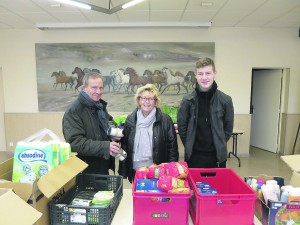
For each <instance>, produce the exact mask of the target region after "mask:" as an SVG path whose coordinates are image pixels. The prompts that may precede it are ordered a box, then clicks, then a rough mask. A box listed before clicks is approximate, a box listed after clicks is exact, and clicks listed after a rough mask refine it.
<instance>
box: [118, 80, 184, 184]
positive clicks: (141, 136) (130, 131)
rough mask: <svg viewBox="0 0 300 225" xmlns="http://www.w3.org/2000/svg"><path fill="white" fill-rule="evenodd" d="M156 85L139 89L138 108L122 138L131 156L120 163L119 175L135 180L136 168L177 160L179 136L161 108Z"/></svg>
mask: <svg viewBox="0 0 300 225" xmlns="http://www.w3.org/2000/svg"><path fill="white" fill-rule="evenodd" d="M158 93H159V92H158V90H157V88H156V87H155V85H153V84H147V85H145V86H143V87H140V88H139V89H138V90H137V93H136V96H135V100H136V103H137V108H136V109H135V110H134V111H133V112H132V113H131V114H130V115H129V116H128V117H127V119H126V122H125V125H124V130H123V134H124V137H123V138H122V140H121V143H122V148H123V149H124V150H125V151H126V152H127V158H126V159H125V160H124V161H120V163H119V171H118V172H119V174H120V175H122V176H123V177H124V178H128V180H129V182H131V183H132V181H133V179H134V176H135V171H136V169H137V168H139V167H142V166H150V165H151V164H152V163H155V164H160V163H166V162H177V161H178V157H179V152H178V145H177V136H176V132H175V129H174V124H173V122H172V119H171V117H170V116H169V115H166V114H164V113H162V111H161V110H160V109H159V108H158V105H159V103H160V99H159V96H158Z"/></svg>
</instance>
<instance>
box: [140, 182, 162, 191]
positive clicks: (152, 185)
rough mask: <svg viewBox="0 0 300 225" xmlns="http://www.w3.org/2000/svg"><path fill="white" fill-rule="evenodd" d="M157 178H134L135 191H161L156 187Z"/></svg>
mask: <svg viewBox="0 0 300 225" xmlns="http://www.w3.org/2000/svg"><path fill="white" fill-rule="evenodd" d="M157 181H158V180H157V179H144V180H136V189H135V191H136V192H157V193H158V192H163V191H162V190H160V189H159V188H158V187H157Z"/></svg>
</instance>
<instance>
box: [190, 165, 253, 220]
mask: <svg viewBox="0 0 300 225" xmlns="http://www.w3.org/2000/svg"><path fill="white" fill-rule="evenodd" d="M188 180H189V184H190V187H191V189H192V190H193V191H192V195H191V198H190V208H189V211H190V215H191V218H192V220H193V222H194V225H227V224H230V225H254V222H253V220H254V203H255V200H256V193H255V191H254V190H252V189H251V188H250V187H249V186H248V185H247V184H246V182H244V181H243V180H242V179H241V178H240V177H239V176H238V175H237V174H236V173H235V172H234V171H233V170H232V169H228V168H220V169H219V168H213V169H198V168H197V169H189V175H188ZM196 182H208V184H209V185H210V186H211V187H213V188H216V189H217V191H218V194H216V195H203V194H200V192H199V191H198V189H197V187H196Z"/></svg>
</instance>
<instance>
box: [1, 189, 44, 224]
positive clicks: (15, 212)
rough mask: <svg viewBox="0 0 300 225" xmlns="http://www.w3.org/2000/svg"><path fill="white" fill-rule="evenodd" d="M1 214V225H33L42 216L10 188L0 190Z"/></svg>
mask: <svg viewBox="0 0 300 225" xmlns="http://www.w3.org/2000/svg"><path fill="white" fill-rule="evenodd" d="M0 212H1V220H0V225H7V224H22V225H32V224H34V223H35V222H36V221H37V220H38V219H39V218H40V217H41V216H42V213H40V212H38V211H37V210H35V209H34V208H32V207H31V206H30V205H28V204H27V203H26V202H24V201H23V199H21V198H20V197H19V196H17V195H16V194H15V193H14V192H13V191H12V189H8V188H0Z"/></svg>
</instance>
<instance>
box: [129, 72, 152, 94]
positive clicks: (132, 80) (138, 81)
mask: <svg viewBox="0 0 300 225" xmlns="http://www.w3.org/2000/svg"><path fill="white" fill-rule="evenodd" d="M124 74H129V85H128V88H127V93H128V94H129V89H130V87H131V93H134V87H135V86H140V85H145V84H148V83H152V80H151V79H150V78H149V77H144V76H139V75H138V74H137V73H136V71H135V69H133V68H132V67H127V68H126V69H125V71H124Z"/></svg>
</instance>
